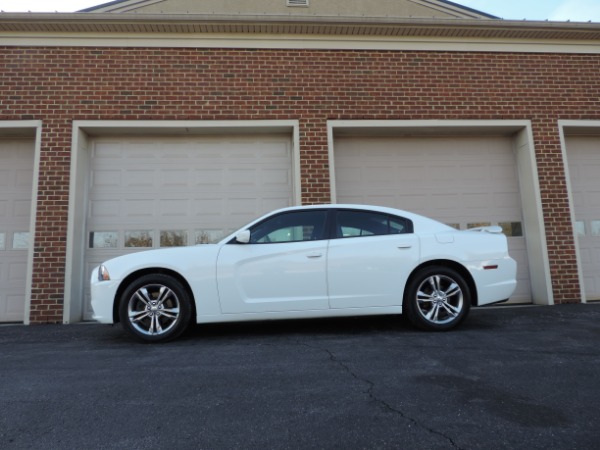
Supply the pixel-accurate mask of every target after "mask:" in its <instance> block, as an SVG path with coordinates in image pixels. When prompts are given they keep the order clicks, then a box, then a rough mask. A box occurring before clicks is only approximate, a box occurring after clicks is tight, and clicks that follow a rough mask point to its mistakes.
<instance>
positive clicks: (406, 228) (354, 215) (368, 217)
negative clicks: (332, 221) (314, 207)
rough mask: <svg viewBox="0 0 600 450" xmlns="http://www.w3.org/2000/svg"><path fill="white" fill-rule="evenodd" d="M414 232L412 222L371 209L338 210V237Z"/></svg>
mask: <svg viewBox="0 0 600 450" xmlns="http://www.w3.org/2000/svg"><path fill="white" fill-rule="evenodd" d="M405 233H412V222H411V221H410V220H408V219H404V218H402V217H396V216H390V215H388V214H383V213H376V212H369V211H337V213H336V232H335V237H336V238H349V237H362V236H382V235H386V234H405Z"/></svg>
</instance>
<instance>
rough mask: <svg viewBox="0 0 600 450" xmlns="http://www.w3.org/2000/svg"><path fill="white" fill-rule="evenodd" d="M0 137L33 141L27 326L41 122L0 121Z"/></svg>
mask: <svg viewBox="0 0 600 450" xmlns="http://www.w3.org/2000/svg"><path fill="white" fill-rule="evenodd" d="M0 137H8V138H10V137H28V138H32V139H34V140H35V144H34V145H35V156H34V162H33V183H32V188H31V218H30V221H29V236H30V239H29V249H28V253H27V281H26V283H27V286H26V290H25V311H24V315H23V323H24V324H25V325H29V324H30V322H31V319H30V317H29V315H30V311H31V285H32V283H33V251H34V243H35V230H36V214H37V197H38V186H39V173H40V154H41V148H42V147H41V138H42V121H41V120H0Z"/></svg>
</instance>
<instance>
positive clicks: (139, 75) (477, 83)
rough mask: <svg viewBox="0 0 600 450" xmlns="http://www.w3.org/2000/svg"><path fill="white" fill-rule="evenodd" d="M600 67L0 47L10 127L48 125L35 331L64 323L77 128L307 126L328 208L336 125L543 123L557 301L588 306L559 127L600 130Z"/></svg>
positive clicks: (510, 59)
mask: <svg viewBox="0 0 600 450" xmlns="http://www.w3.org/2000/svg"><path fill="white" fill-rule="evenodd" d="M599 69H600V56H596V55H564V54H556V55H555V54H507V53H493V54H488V53H457V52H417V51H415V52H411V51H326V50H324V51H315V50H227V49H140V48H135V49H126V48H124V49H123V48H122V49H107V48H51V49H44V48H12V47H9V48H1V47H0V76H1V80H2V81H0V120H27V119H40V120H42V121H43V135H42V143H41V144H42V154H41V173H40V176H39V198H38V200H39V201H38V205H37V206H38V212H37V222H38V227H37V230H36V233H35V254H34V275H33V291H32V299H31V321H32V323H37V322H60V321H62V301H63V300H62V299H63V287H64V266H65V246H66V229H67V213H68V195H69V171H70V159H69V158H70V145H71V121H73V120H152V119H156V120H255V119H299V120H300V153H301V175H302V200H303V202H304V203H319V202H327V201H329V192H330V184H329V169H328V149H327V128H326V123H327V120H329V119H396V120H398V119H403V120H417V119H455V120H459V119H460V120H466V119H470V120H485V119H501V120H505V119H516V120H521V119H526V120H531V121H532V124H533V134H534V140H535V151H536V157H537V162H538V166H539V170H540V173H539V178H540V185H541V186H540V188H541V194H542V203H543V209H544V218H545V224H546V233H547V239H548V240H547V242H548V251H549V254H550V267H551V275H552V283H553V289H554V294H555V301H556V302H557V303H565V302H579V301H580V298H581V292H580V289H579V282H578V281H579V280H578V276H577V264H576V258H575V251H576V249H575V242H574V241H573V237H572V229H571V222H570V213H569V206H568V194H567V189H566V179H565V173H564V170H563V168H562V166H561V164H562V157H561V146H560V139H559V131H558V125H557V121H558V120H559V119H578V120H583V119H594V120H599V119H600V108H599V107H600V98H599V95H600V83H599V81H600V79H599V75H598V74H599V73H600V71H599Z"/></svg>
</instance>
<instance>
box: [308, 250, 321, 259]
mask: <svg viewBox="0 0 600 450" xmlns="http://www.w3.org/2000/svg"><path fill="white" fill-rule="evenodd" d="M321 256H323V253H318V252H314V253H309V254H308V255H306V257H307V258H309V259H315V258H320V257H321Z"/></svg>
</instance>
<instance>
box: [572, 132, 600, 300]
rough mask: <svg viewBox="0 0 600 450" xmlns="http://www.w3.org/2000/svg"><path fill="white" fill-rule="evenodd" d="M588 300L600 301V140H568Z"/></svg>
mask: <svg viewBox="0 0 600 450" xmlns="http://www.w3.org/2000/svg"><path fill="white" fill-rule="evenodd" d="M567 159H568V161H569V174H570V177H571V189H572V195H573V202H574V208H575V226H576V227H577V234H578V241H579V257H580V260H581V265H582V272H583V280H584V291H585V298H586V299H587V300H600V137H598V136H595V137H569V138H567Z"/></svg>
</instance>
